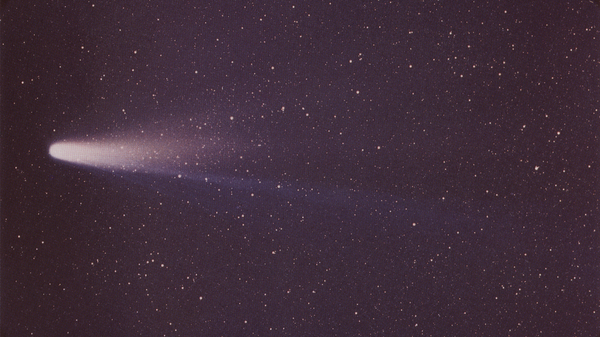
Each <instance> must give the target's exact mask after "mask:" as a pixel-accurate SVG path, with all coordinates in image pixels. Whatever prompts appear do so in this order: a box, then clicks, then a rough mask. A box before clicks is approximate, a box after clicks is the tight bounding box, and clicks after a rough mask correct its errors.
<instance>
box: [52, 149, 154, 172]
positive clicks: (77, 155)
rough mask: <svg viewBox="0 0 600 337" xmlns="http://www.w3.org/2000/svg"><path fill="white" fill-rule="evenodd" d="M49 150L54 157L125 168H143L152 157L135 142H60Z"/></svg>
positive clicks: (92, 164) (96, 165)
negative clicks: (124, 143) (144, 162)
mask: <svg viewBox="0 0 600 337" xmlns="http://www.w3.org/2000/svg"><path fill="white" fill-rule="evenodd" d="M49 152H50V155H51V156H52V157H53V158H56V159H59V160H62V161H66V162H69V163H74V164H80V165H87V166H94V167H98V168H110V169H123V170H127V169H135V168H142V167H143V166H144V165H143V161H144V160H145V159H146V158H149V157H150V158H151V156H150V153H148V152H147V151H144V149H143V147H140V146H138V145H135V144H134V145H122V144H117V143H104V144H93V143H83V142H60V143H55V144H52V145H51V146H50V150H49Z"/></svg>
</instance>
